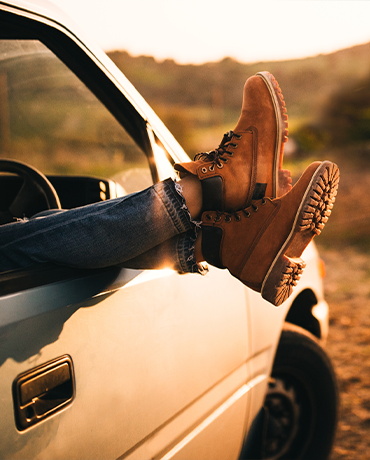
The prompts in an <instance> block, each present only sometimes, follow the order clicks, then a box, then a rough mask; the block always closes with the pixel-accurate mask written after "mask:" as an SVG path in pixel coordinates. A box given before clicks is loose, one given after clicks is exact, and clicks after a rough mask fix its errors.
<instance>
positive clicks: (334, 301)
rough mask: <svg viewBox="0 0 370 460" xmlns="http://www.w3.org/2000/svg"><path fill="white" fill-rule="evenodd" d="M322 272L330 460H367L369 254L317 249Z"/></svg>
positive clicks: (369, 418) (369, 416)
mask: <svg viewBox="0 0 370 460" xmlns="http://www.w3.org/2000/svg"><path fill="white" fill-rule="evenodd" d="M319 249H320V254H321V257H322V258H323V259H324V261H325V264H326V269H327V276H326V279H325V290H326V299H327V301H328V302H329V305H330V331H329V339H328V343H327V352H328V353H329V356H330V357H331V359H332V361H333V364H334V367H335V370H336V374H337V378H338V382H339V389H340V399H341V409H340V419H339V424H338V431H337V437H336V442H335V445H334V449H333V453H332V457H331V459H332V460H343V459H356V460H368V458H369V451H370V315H369V306H370V305H369V304H370V283H369V278H370V255H369V254H363V253H360V252H359V251H358V250H356V249H353V248H350V247H347V248H343V249H342V250H341V251H338V250H327V249H324V248H319Z"/></svg>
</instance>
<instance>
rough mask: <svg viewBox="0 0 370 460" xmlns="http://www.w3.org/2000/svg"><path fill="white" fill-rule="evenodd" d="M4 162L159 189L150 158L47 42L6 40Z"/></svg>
mask: <svg viewBox="0 0 370 460" xmlns="http://www.w3.org/2000/svg"><path fill="white" fill-rule="evenodd" d="M0 133H1V134H0V158H10V159H13V160H20V161H23V162H25V163H28V164H31V165H32V166H33V167H36V168H37V169H39V170H40V171H41V172H42V173H44V174H46V175H50V174H51V175H79V176H85V175H87V176H96V177H104V178H111V179H113V180H114V181H116V182H118V183H119V184H120V185H121V186H122V187H123V189H124V191H125V192H126V193H130V192H133V191H136V190H140V189H142V188H145V187H146V186H149V185H151V184H152V174H151V171H150V167H149V162H148V158H147V156H146V154H145V152H144V151H143V149H142V148H141V147H140V146H139V145H138V143H137V142H135V141H134V139H133V138H132V137H131V136H130V135H129V134H128V132H127V131H126V130H125V129H124V127H123V126H122V125H121V124H120V123H119V122H118V121H117V120H116V118H115V117H114V116H113V115H112V114H111V113H110V112H109V110H108V109H107V108H106V107H105V106H104V105H103V104H102V102H101V101H100V100H99V99H98V98H97V97H96V96H95V95H94V94H93V93H92V92H91V91H90V89H88V88H87V87H86V86H85V84H84V83H82V81H81V80H80V79H79V78H78V77H77V76H76V75H75V74H74V73H73V72H72V71H71V70H70V69H69V68H68V67H67V66H66V65H65V64H64V63H63V62H62V61H61V60H60V59H59V58H58V57H57V56H56V55H55V54H54V53H53V52H52V51H51V50H50V49H48V48H47V47H46V46H45V45H44V44H43V43H41V42H40V41H39V40H32V39H31V40H30V39H23V40H22V39H0Z"/></svg>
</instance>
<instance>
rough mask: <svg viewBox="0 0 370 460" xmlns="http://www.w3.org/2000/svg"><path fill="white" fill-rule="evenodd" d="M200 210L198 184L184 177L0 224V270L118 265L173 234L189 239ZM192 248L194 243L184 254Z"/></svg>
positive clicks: (170, 237)
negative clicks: (42, 265)
mask: <svg viewBox="0 0 370 460" xmlns="http://www.w3.org/2000/svg"><path fill="white" fill-rule="evenodd" d="M201 207H202V195H201V188H200V185H199V181H198V179H196V178H194V177H189V178H186V179H184V181H181V182H180V183H175V182H173V181H172V180H171V179H168V180H166V181H163V182H160V183H158V184H155V185H153V186H152V187H149V188H148V189H146V190H144V191H142V192H138V193H135V194H132V195H129V196H126V197H123V198H116V199H112V200H108V201H104V202H100V203H95V204H92V205H88V206H84V207H81V208H76V209H72V210H67V211H63V212H60V213H56V214H52V215H50V216H47V217H41V218H35V219H30V220H24V221H20V222H16V223H12V224H7V225H3V226H1V227H0V270H1V271H6V270H12V269H17V268H22V267H27V266H31V265H34V264H37V263H43V262H54V263H56V264H61V265H67V266H73V267H80V268H99V267H106V266H110V265H122V264H124V262H125V261H127V260H130V259H133V258H135V257H137V256H139V255H141V254H143V253H145V252H147V251H149V250H150V249H152V248H154V247H156V246H158V245H160V244H161V243H163V242H165V241H167V240H170V239H172V238H173V237H175V236H176V235H179V234H182V233H187V232H190V233H191V234H192V239H193V240H195V234H196V227H197V225H199V224H198V223H197V222H196V219H197V218H199V215H200V211H201ZM189 238H190V237H189ZM184 244H185V243H181V244H180V246H179V247H182V246H183V245H184ZM187 246H189V244H188V243H187ZM192 246H194V242H193V243H192V244H191V245H190V248H189V249H188V252H189V251H190V252H191V251H193V249H191V247H192ZM158 263H159V261H158ZM141 268H145V266H143V267H141Z"/></svg>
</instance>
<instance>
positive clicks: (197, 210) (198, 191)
mask: <svg viewBox="0 0 370 460" xmlns="http://www.w3.org/2000/svg"><path fill="white" fill-rule="evenodd" d="M179 184H180V185H181V188H182V196H183V197H184V199H185V202H186V206H187V208H188V210H189V212H190V215H191V217H192V219H193V220H198V219H199V217H200V215H201V212H202V206H203V196H202V186H201V183H200V180H199V179H198V177H197V176H193V175H189V176H185V177H184V178H182V179H181V180H180V182H179Z"/></svg>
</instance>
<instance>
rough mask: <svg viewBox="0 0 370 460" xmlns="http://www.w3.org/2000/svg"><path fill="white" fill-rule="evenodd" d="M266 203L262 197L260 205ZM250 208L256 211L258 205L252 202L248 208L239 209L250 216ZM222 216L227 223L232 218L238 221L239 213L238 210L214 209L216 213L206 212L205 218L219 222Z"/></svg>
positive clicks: (239, 218) (246, 215)
mask: <svg viewBox="0 0 370 460" xmlns="http://www.w3.org/2000/svg"><path fill="white" fill-rule="evenodd" d="M265 204H266V199H265V198H262V200H261V203H260V205H261V206H264V205H265ZM251 210H252V211H254V212H257V211H258V206H257V204H255V203H252V204H251V205H250V206H249V207H248V208H244V209H242V210H241V212H242V213H243V215H244V217H247V218H248V217H251V215H252V213H251ZM222 217H223V218H224V220H225V222H226V223H229V222H231V221H232V219H233V218H234V219H235V220H236V221H237V222H240V220H241V214H240V211H233V212H225V211H224V212H221V211H216V215H215V216H214V217H212V215H211V214H206V219H207V220H213V221H214V222H220V220H222Z"/></svg>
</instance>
